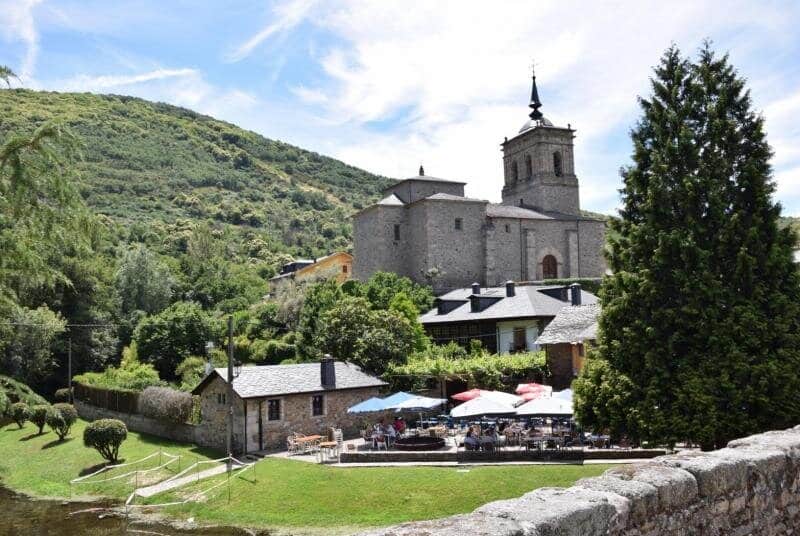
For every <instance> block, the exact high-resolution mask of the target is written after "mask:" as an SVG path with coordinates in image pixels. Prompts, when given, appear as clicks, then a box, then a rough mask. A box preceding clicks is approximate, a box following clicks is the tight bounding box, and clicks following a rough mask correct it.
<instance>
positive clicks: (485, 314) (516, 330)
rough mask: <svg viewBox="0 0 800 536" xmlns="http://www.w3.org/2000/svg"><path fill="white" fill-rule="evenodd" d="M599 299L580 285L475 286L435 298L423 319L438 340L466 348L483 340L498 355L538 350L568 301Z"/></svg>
mask: <svg viewBox="0 0 800 536" xmlns="http://www.w3.org/2000/svg"><path fill="white" fill-rule="evenodd" d="M572 302H576V303H590V304H593V303H597V297H596V296H595V295H594V294H591V293H589V292H586V291H584V290H581V288H580V285H572V286H571V287H565V286H563V285H562V286H552V285H550V286H546V285H545V286H540V285H517V284H515V283H514V282H512V281H509V282H507V283H506V284H505V285H504V286H502V287H489V288H482V287H481V286H480V285H477V284H475V285H473V286H471V287H468V288H462V289H456V290H453V291H450V292H448V293H446V294H444V295H442V296H439V297H438V298H436V302H435V307H434V308H433V309H431V310H430V311H428V312H427V313H425V314H423V315H420V317H419V321H420V323H421V324H422V325H423V327H424V328H425V331H426V332H427V334H428V335H429V336H430V337H431V338H432V339H433V341H434V342H436V343H437V344H446V343H448V342H450V341H455V342H457V343H459V344H462V345H464V346H466V345H468V344H469V343H470V341H471V340H480V341H481V343H482V344H483V346H484V347H485V348H486V349H488V350H489V351H491V352H493V353H500V354H507V353H514V352H524V351H532V350H538V349H539V346H538V343H537V342H536V340H537V338H539V335H540V334H541V333H542V332H543V330H544V329H545V326H547V325H548V324H549V323H550V321H551V320H553V318H555V317H556V315H558V314H559V312H560V311H561V310H563V309H564V306H565V305H566V304H569V303H572Z"/></svg>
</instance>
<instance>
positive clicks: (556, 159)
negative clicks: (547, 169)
mask: <svg viewBox="0 0 800 536" xmlns="http://www.w3.org/2000/svg"><path fill="white" fill-rule="evenodd" d="M553 171H554V172H555V174H556V177H560V176H561V175H563V174H564V169H563V166H562V165H561V152H560V151H556V152H554V153H553Z"/></svg>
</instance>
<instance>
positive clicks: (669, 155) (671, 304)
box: [576, 44, 800, 448]
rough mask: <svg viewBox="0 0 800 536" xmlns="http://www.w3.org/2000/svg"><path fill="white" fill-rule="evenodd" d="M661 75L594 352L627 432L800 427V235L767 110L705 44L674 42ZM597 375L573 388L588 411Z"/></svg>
mask: <svg viewBox="0 0 800 536" xmlns="http://www.w3.org/2000/svg"><path fill="white" fill-rule="evenodd" d="M651 82H652V93H653V94H652V96H651V98H650V99H649V100H646V99H640V104H641V108H642V112H643V114H642V118H641V119H640V121H639V122H638V124H637V125H636V126H635V128H634V129H633V131H632V135H631V137H632V140H633V145H634V153H633V165H631V166H629V167H628V168H625V169H623V171H622V177H623V184H624V187H623V189H622V191H621V192H622V202H623V208H622V209H621V211H620V216H621V217H620V219H619V220H617V221H616V222H614V223H613V224H612V225H613V231H614V232H612V233H611V236H612V239H611V240H610V252H609V264H610V267H611V269H612V271H613V272H614V275H613V276H610V277H608V278H606V280H605V281H604V283H603V286H602V289H601V297H602V300H603V305H604V306H603V313H602V316H601V319H600V327H601V333H600V340H599V347H598V357H596V359H603V360H606V361H607V363H608V365H609V367H610V368H611V370H612V371H613V372H614V377H616V378H618V379H620V378H621V379H622V380H623V381H621V382H619V383H620V384H621V385H622V384H624V385H629V386H630V388H631V392H630V393H626V394H625V397H626V400H628V401H630V404H631V405H632V406H633V407H632V408H627V409H626V411H625V414H626V415H625V417H624V418H625V419H628V423H627V426H625V427H624V428H625V429H627V431H628V432H629V433H634V431H635V434H636V435H638V436H639V438H641V439H646V440H650V441H656V442H661V443H667V444H672V443H675V442H678V441H685V440H688V441H692V442H696V443H699V444H700V445H702V446H703V447H704V448H712V447H714V446H721V445H724V444H725V443H726V442H727V441H728V440H730V439H731V438H734V437H738V436H741V435H745V434H748V433H753V432H756V431H760V430H764V429H768V428H775V427H781V426H789V425H791V424H796V423H797V422H800V404H799V403H798V402H797V396H796V393H797V392H798V387H800V379H798V375H797V371H798V370H800V346H799V345H798V342H800V341H799V340H798V339H799V337H800V331H799V330H798V327H800V314H799V313H800V305H798V304H800V280H799V279H798V272H797V268H796V267H795V265H794V263H793V260H792V250H793V248H794V245H795V243H796V237H795V236H794V235H793V233H792V232H791V231H790V230H789V229H780V228H779V227H778V217H779V216H780V210H781V208H780V205H779V204H777V203H775V202H774V201H773V200H772V194H773V192H774V189H775V185H774V182H773V181H772V178H771V168H770V164H769V159H770V156H771V151H770V148H769V145H768V144H767V141H766V136H765V133H764V124H763V119H762V118H761V117H760V116H758V115H757V114H756V113H754V112H753V111H752V104H751V99H750V95H749V92H748V91H747V90H746V88H745V82H744V80H743V79H742V78H741V77H739V76H738V74H737V73H736V71H735V69H734V68H733V67H732V66H731V65H730V63H729V61H728V57H727V56H723V57H721V58H717V57H715V55H714V54H713V52H712V51H711V49H710V46H709V45H708V44H706V45H705V46H704V47H703V48H702V49H701V51H700V54H699V57H698V59H697V61H696V62H693V63H692V62H689V61H687V60H686V59H685V58H683V57H682V56H681V53H680V51H679V50H678V49H677V48H675V47H672V48H670V49H669V50H668V51H667V52H666V53H665V54H664V56H663V57H662V59H661V62H660V64H659V65H658V67H657V68H656V69H655V76H654V77H653V78H652V80H651ZM601 377H602V376H601V375H594V376H593V378H601ZM591 381H592V380H590V379H589V378H588V377H587V378H582V382H578V385H577V386H576V397H577V404H578V405H579V406H580V408H579V413H583V414H586V415H595V414H598V413H597V412H592V411H591V408H590V407H589V406H590V405H591V404H592V400H590V399H589V397H588V393H589V391H590V389H588V388H587V384H588V383H590V382H591ZM595 381H602V380H595ZM631 416H635V417H631ZM621 418H622V417H621V416H617V417H616V419H615V420H616V421H619V420H620V419H621ZM632 418H635V419H636V422H631V419H632ZM584 424H595V425H600V426H602V425H606V424H608V423H607V422H596V423H584Z"/></svg>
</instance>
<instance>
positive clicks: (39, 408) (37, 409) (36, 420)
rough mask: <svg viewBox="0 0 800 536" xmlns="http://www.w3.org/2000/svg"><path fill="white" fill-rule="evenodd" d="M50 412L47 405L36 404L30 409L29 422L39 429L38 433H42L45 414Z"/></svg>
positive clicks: (45, 418)
mask: <svg viewBox="0 0 800 536" xmlns="http://www.w3.org/2000/svg"><path fill="white" fill-rule="evenodd" d="M49 411H50V406H49V405H47V404H38V405H36V406H33V407H31V409H30V417H29V418H30V421H31V422H32V423H33V424H35V425H36V426H37V428H39V433H40V434H41V433H42V430H43V429H44V425H45V423H46V420H47V413H48V412H49Z"/></svg>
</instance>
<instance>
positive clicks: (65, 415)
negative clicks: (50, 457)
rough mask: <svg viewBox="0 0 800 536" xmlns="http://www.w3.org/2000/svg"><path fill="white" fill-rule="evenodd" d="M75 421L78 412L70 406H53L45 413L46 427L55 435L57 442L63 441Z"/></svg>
mask: <svg viewBox="0 0 800 536" xmlns="http://www.w3.org/2000/svg"><path fill="white" fill-rule="evenodd" d="M77 420H78V412H77V411H75V406H73V405H72V404H53V406H52V407H51V408H50V411H49V412H47V426H49V427H50V428H51V429H52V430H53V431H54V432H55V433H56V435H57V436H58V439H59V441H64V438H65V437H67V436H68V435H69V432H70V430H71V429H72V425H73V424H75V421H77Z"/></svg>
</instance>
